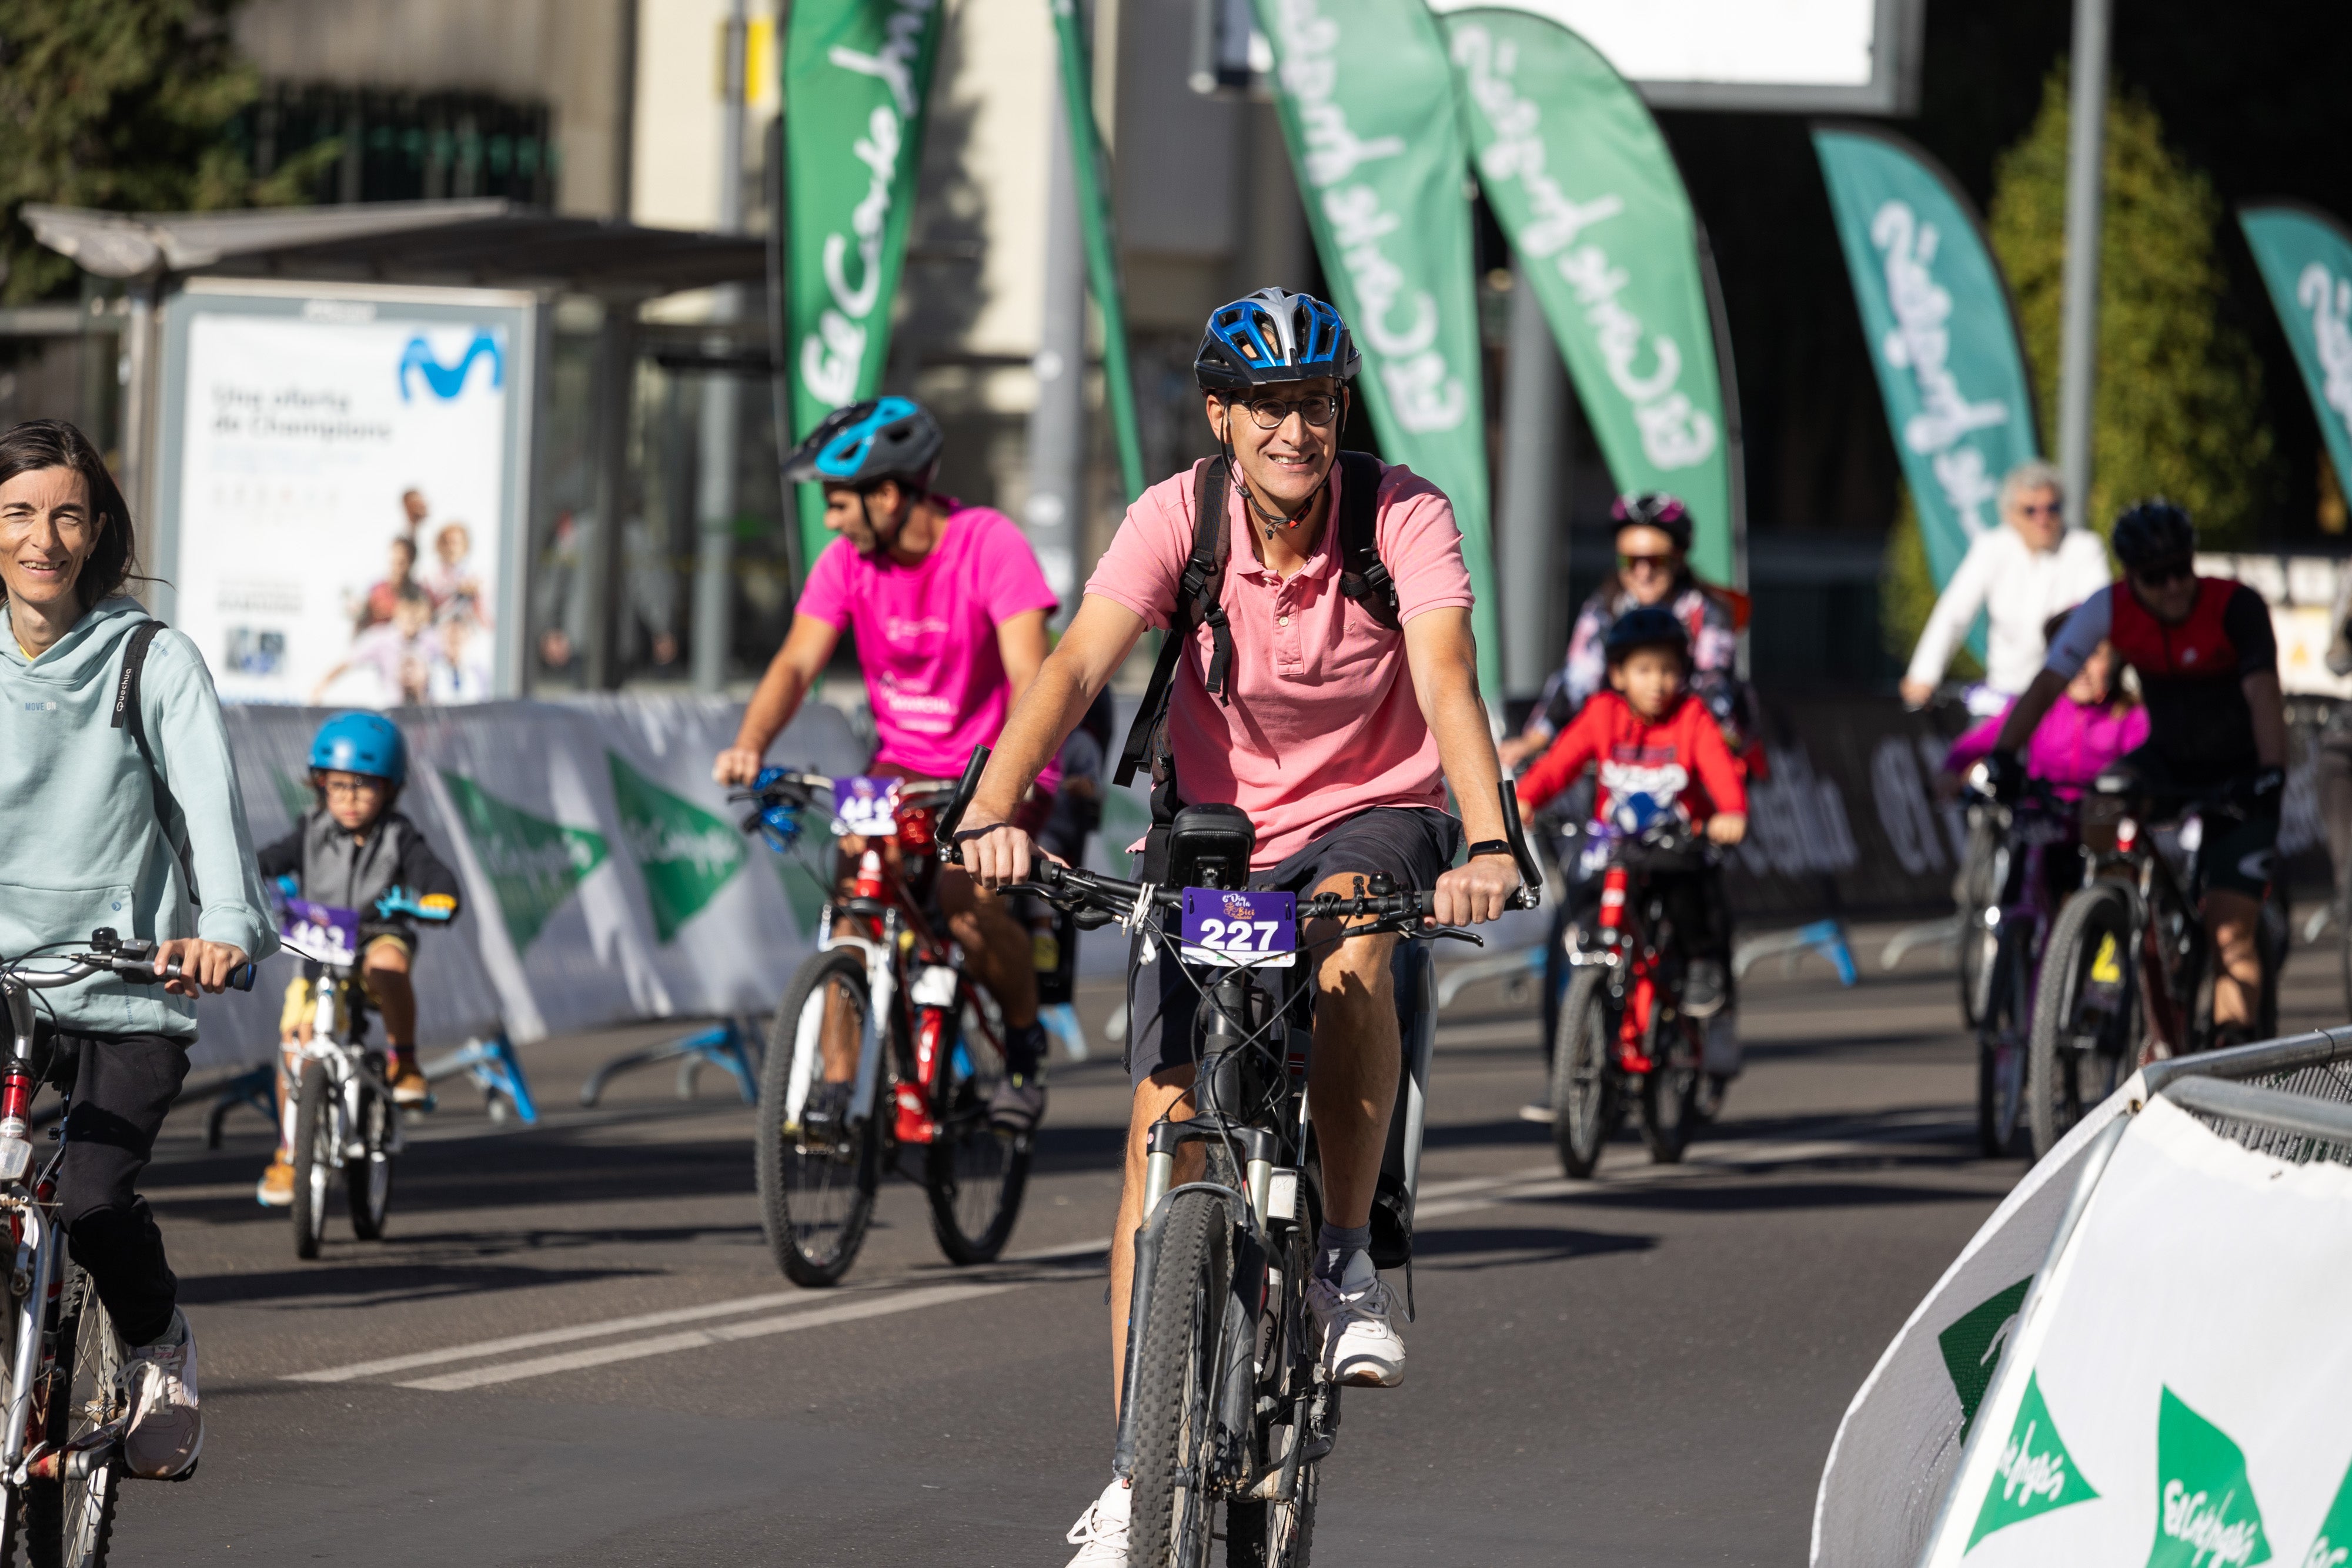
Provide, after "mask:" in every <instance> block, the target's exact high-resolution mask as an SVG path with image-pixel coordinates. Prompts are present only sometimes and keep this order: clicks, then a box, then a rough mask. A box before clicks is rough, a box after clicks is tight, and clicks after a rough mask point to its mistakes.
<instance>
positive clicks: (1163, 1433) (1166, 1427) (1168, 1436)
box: [1127, 1192, 1233, 1568]
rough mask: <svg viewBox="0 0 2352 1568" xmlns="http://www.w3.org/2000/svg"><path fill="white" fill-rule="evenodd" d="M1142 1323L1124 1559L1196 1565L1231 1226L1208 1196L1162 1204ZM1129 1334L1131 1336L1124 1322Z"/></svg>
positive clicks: (1211, 1451) (1210, 1507) (1209, 1506)
mask: <svg viewBox="0 0 2352 1568" xmlns="http://www.w3.org/2000/svg"><path fill="white" fill-rule="evenodd" d="M1166 1202H1167V1204H1168V1217H1167V1222H1166V1226H1165V1228H1164V1229H1163V1230H1162V1231H1161V1233H1160V1257H1159V1261H1158V1263H1157V1265H1156V1266H1155V1273H1154V1277H1153V1279H1152V1285H1151V1308H1150V1318H1149V1321H1147V1322H1144V1323H1143V1324H1141V1325H1140V1331H1139V1329H1138V1325H1135V1324H1132V1323H1130V1324H1129V1325H1128V1332H1129V1333H1137V1332H1140V1333H1142V1334H1143V1347H1142V1354H1141V1356H1140V1357H1139V1361H1138V1363H1137V1365H1136V1373H1135V1386H1134V1387H1132V1388H1130V1389H1129V1390H1128V1391H1127V1397H1128V1400H1129V1402H1130V1403H1131V1404H1132V1405H1133V1406H1134V1427H1135V1475H1134V1480H1135V1496H1134V1498H1133V1500H1132V1501H1131V1503H1130V1509H1131V1513H1132V1522H1131V1524H1130V1525H1129V1529H1130V1530H1131V1531H1132V1534H1131V1536H1130V1538H1129V1539H1130V1542H1131V1546H1130V1551H1131V1552H1132V1556H1131V1558H1130V1561H1132V1562H1134V1563H1149V1564H1150V1565H1151V1568H1203V1565H1204V1564H1206V1563H1208V1561H1209V1550H1210V1536H1211V1518H1212V1515H1213V1513H1214V1512H1215V1507H1216V1503H1215V1499H1214V1497H1213V1495H1212V1494H1211V1492H1210V1490H1209V1489H1208V1486H1207V1484H1206V1483H1207V1481H1208V1479H1209V1469H1210V1467H1211V1465H1212V1464H1213V1462H1214V1460H1215V1458H1216V1453H1217V1447H1218V1444H1217V1439H1216V1433H1215V1431H1214V1430H1213V1425H1214V1419H1215V1410H1216V1402H1217V1399H1216V1396H1217V1390H1216V1381H1217V1366H1218V1363H1219V1361H1220V1359H1221V1358H1220V1354H1219V1352H1220V1343H1219V1342H1220V1340H1221V1339H1222V1337H1223V1330H1224V1324H1225V1321H1226V1310H1225V1308H1226V1298H1227V1296H1228V1295H1229V1294H1230V1293H1231V1289H1230V1285H1231V1281H1232V1278H1233V1272H1232V1270H1233V1225H1232V1218H1231V1216H1230V1215H1229V1214H1228V1213H1227V1212H1226V1209H1225V1205H1224V1201H1223V1199H1222V1198H1219V1197H1217V1196H1216V1195H1214V1194H1213V1193H1207V1192H1181V1193H1178V1194H1176V1195H1175V1196H1174V1197H1170V1198H1168V1199H1167V1200H1166Z"/></svg>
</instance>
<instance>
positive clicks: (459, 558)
mask: <svg viewBox="0 0 2352 1568" xmlns="http://www.w3.org/2000/svg"><path fill="white" fill-rule="evenodd" d="M534 308H535V306H534V305H533V303H532V301H531V298H530V296H529V295H527V294H512V293H503V292H492V291H489V290H487V289H463V288H451V289H435V290H423V289H404V290H399V291H396V292H394V291H379V292H376V293H370V292H369V291H367V290H365V289H363V288H362V289H345V288H337V287H332V286H327V285H321V286H319V287H318V288H317V290H316V291H315V292H312V291H310V290H303V291H299V292H298V291H295V290H291V289H287V288H283V287H268V286H257V285H249V284H238V283H214V282H212V281H211V280H202V281H200V282H198V283H195V284H192V285H190V287H188V288H187V289H186V291H185V292H183V293H181V294H179V295H176V296H175V297H174V298H173V302H172V306H171V308H170V310H169V311H168V312H167V314H166V328H165V340H164V353H163V388H164V397H163V439H162V442H161V444H160V452H159V457H160V464H159V471H158V477H159V481H160V482H159V484H158V486H157V496H156V510H157V514H158V516H157V517H156V519H155V523H156V528H155V532H154V534H153V535H152V543H149V542H148V541H142V543H143V544H147V549H146V554H147V555H148V567H149V570H152V571H153V572H154V573H155V574H156V576H157V577H159V578H161V579H163V580H164V581H163V584H160V585H159V588H160V591H159V592H158V594H157V597H156V599H155V601H154V607H155V610H156V612H157V613H158V614H160V615H162V616H163V618H164V619H165V620H167V621H169V622H172V624H173V625H174V626H176V627H178V628H179V629H180V630H181V631H184V632H186V633H187V634H188V635H189V636H191V637H193V638H194V639H195V642H196V645H197V647H199V648H200V649H202V650H203V652H204V655H205V663H206V664H209V665H211V667H212V671H213V678H214V680H215V682H216V683H217V684H218V685H219V686H220V691H221V695H223V696H225V697H227V698H229V699H231V700H232V701H243V702H275V703H318V704H326V705H332V706H344V707H391V706H421V705H425V704H436V703H467V702H480V701H483V700H485V699H487V698H489V697H492V696H498V695H509V696H510V695H515V694H516V693H517V692H518V691H519V690H520V676H521V658H520V653H521V643H520V631H521V628H520V614H519V612H520V606H521V596H520V586H521V580H522V545H523V532H524V528H523V518H522V509H523V500H522V495H523V486H524V482H525V479H526V477H527V476H528V474H529V471H530V457H529V454H528V452H527V450H526V444H527V442H528V439H529V437H528V434H527V426H528V422H527V420H526V419H525V417H524V415H525V413H526V411H527V410H529V409H530V405H531V390H530V383H531V377H532V374H533V367H532V366H531V364H530V354H531V345H532V344H533V343H534V342H535V340H536V338H537V334H536V333H535V332H534V331H533V330H532V329H531V327H530V321H531V313H532V311H533V309H534Z"/></svg>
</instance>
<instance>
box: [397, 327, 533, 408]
mask: <svg viewBox="0 0 2352 1568" xmlns="http://www.w3.org/2000/svg"><path fill="white" fill-rule="evenodd" d="M485 355H487V356H488V358H489V361H490V385H492V386H494V387H502V386H504V385H505V384H506V376H507V366H506V356H505V355H504V354H503V353H501V352H499V340H497V339H496V338H494V337H492V336H491V335H490V334H489V333H488V332H477V333H475V334H474V340H473V341H472V342H470V343H468V344H467V345H466V351H465V352H464V353H463V354H460V355H459V356H458V357H457V363H456V364H454V365H445V364H443V363H442V362H441V361H439V360H437V359H436V358H434V356H433V346H432V345H431V344H430V343H427V342H426V341H425V334H424V333H422V332H419V333H416V334H415V336H413V337H411V338H410V339H409V340H408V347H406V348H405V349H403V350H401V351H400V401H401V402H408V401H409V400H410V399H411V398H412V397H413V396H414V395H415V393H414V391H413V387H412V378H413V376H418V375H421V376H423V377H424V378H425V385H426V386H427V387H429V388H431V389H432V392H433V395H434V396H435V397H437V398H439V399H441V400H442V401H443V402H447V401H448V400H449V399H451V398H454V397H456V396H457V394H458V393H459V392H463V391H465V390H466V376H467V372H469V371H472V370H473V368H474V361H476V360H478V359H481V358H483V357H484V356H485Z"/></svg>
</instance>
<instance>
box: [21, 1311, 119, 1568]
mask: <svg viewBox="0 0 2352 1568" xmlns="http://www.w3.org/2000/svg"><path fill="white" fill-rule="evenodd" d="M121 1362H122V1356H121V1346H120V1343H119V1342H118V1341H117V1340H116V1338H115V1333H114V1325H113V1324H112V1323H111V1322H109V1321H108V1319H107V1315H106V1308H105V1307H104V1306H102V1305H101V1304H100V1301H99V1299H98V1292H97V1291H96V1290H95V1289H93V1288H92V1287H91V1285H90V1281H89V1275H88V1274H85V1273H83V1272H82V1271H81V1270H80V1269H79V1267H73V1268H71V1269H70V1270H69V1272H68V1275H67V1277H66V1281H65V1289H64V1291H61V1292H60V1294H59V1297H58V1337H57V1362H56V1374H55V1375H56V1376H57V1378H58V1380H59V1381H58V1382H57V1383H54V1384H52V1385H51V1389H52V1392H51V1396H50V1399H49V1406H48V1420H47V1433H46V1434H45V1436H46V1438H47V1441H49V1442H52V1443H58V1444H64V1443H69V1442H71V1441H73V1440H74V1439H75V1438H77V1437H81V1436H82V1435H83V1434H85V1433H87V1432H89V1431H92V1430H94V1429H96V1428H97V1427H101V1426H104V1425H105V1424H106V1423H107V1422H109V1421H111V1420H114V1419H116V1418H117V1417H118V1416H121V1414H122V1410H121V1405H122V1401H123V1393H122V1389H121V1370H122V1367H121ZM121 1479H122V1462H121V1449H120V1448H117V1449H115V1450H114V1451H113V1453H112V1456H111V1457H110V1458H108V1459H107V1460H106V1462H105V1463H103V1464H100V1465H94V1466H92V1467H91V1469H90V1470H89V1474H87V1475H85V1476H82V1477H79V1478H78V1479H71V1480H56V1481H42V1480H34V1481H28V1482H26V1487H25V1493H24V1528H23V1531H22V1539H23V1541H24V1544H25V1555H26V1561H27V1562H29V1563H31V1564H32V1568H103V1564H104V1563H105V1562H106V1552H107V1547H108V1545H109V1543H110V1542H111V1541H112V1540H113V1536H114V1510H115V1504H116V1502H117V1500H118V1499H119V1494H120V1493H121Z"/></svg>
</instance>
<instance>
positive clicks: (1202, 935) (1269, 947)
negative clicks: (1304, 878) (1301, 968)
mask: <svg viewBox="0 0 2352 1568" xmlns="http://www.w3.org/2000/svg"><path fill="white" fill-rule="evenodd" d="M1183 937H1184V945H1183V949H1182V956H1183V959H1184V962H1186V963H1188V964H1218V965H1223V966H1225V967H1234V968H1238V967H1244V966H1246V967H1251V968H1258V967H1265V968H1269V969H1286V968H1288V967H1290V966H1291V965H1293V964H1295V963H1297V961H1298V897H1297V894H1289V893H1256V892H1242V891H1239V890H1237V889H1231V888H1217V887H1188V888H1186V889H1185V890H1184V925H1183Z"/></svg>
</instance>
